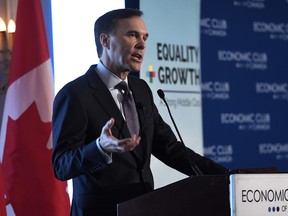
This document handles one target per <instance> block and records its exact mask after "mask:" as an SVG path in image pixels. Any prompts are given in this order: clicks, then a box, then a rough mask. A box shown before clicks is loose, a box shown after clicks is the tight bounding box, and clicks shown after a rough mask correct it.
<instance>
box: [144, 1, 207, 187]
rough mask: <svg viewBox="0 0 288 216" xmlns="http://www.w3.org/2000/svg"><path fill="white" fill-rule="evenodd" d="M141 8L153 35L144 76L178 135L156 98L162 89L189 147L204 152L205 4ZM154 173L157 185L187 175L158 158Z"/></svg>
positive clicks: (158, 3)
mask: <svg viewBox="0 0 288 216" xmlns="http://www.w3.org/2000/svg"><path fill="white" fill-rule="evenodd" d="M140 10H142V11H143V12H144V15H143V19H144V20H145V22H146V25H147V29H148V32H149V38H148V40H147V49H146V53H145V58H144V62H143V64H142V68H141V73H140V78H142V79H144V80H146V82H147V83H148V84H149V86H150V88H151V89H152V92H153V95H154V99H155V104H156V106H157V108H158V109H159V112H160V114H161V115H162V117H163V118H164V120H165V121H166V122H167V123H168V124H169V125H170V126H171V128H172V129H173V130H174V131H175V132H176V130H175V129H174V126H173V123H172V121H171V120H170V117H169V115H168V111H167V108H166V106H165V104H164V102H163V101H162V100H161V99H160V98H159V97H158V95H157V90H158V89H162V90H163V91H164V93H165V98H166V101H167V103H168V104H169V107H170V109H171V113H172V115H173V117H174V119H175V122H176V124H177V126H178V128H179V131H180V133H181V137H182V138H183V141H184V143H185V144H186V145H187V146H189V147H190V148H192V149H193V150H195V151H196V152H198V153H200V154H203V136H202V108H201V82H200V77H201V76H200V47H199V44H200V41H199V39H200V26H199V23H200V0H179V1H177V2H176V1H175V2H174V1H166V0H158V1H152V0H150V1H149V0H146V1H140ZM175 134H176V133H175ZM152 171H153V174H154V176H155V186H156V187H159V186H164V185H166V184H168V183H172V182H175V181H176V180H179V179H181V178H183V177H187V176H184V175H183V174H181V173H179V172H177V171H175V170H173V169H171V168H169V167H167V166H166V165H164V164H162V163H160V162H159V161H158V160H156V159H155V158H153V160H152Z"/></svg>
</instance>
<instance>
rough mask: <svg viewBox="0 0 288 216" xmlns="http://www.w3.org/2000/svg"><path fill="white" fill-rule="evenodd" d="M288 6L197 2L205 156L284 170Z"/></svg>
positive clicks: (236, 0) (253, 0)
mask: <svg viewBox="0 0 288 216" xmlns="http://www.w3.org/2000/svg"><path fill="white" fill-rule="evenodd" d="M287 12H288V1H287V0H279V1H274V0H232V1H231V0H221V1H209V0H202V1H201V37H200V38H201V70H202V86H201V87H202V102H203V104H202V108H203V134H204V154H205V155H206V156H208V157H210V158H212V159H213V160H214V161H216V162H219V163H220V164H222V165H224V166H226V167H228V168H230V169H235V168H252V167H253V168H254V167H272V166H274V167H277V168H278V170H280V171H288V163H287V161H288V133H287V128H286V124H287V122H288V113H287V110H288V73H287V72H288V58H287V50H288V16H287Z"/></svg>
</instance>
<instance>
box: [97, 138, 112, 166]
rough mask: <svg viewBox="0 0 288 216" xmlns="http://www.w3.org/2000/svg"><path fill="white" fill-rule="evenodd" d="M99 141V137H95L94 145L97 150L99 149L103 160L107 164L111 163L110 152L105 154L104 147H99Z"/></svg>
mask: <svg viewBox="0 0 288 216" xmlns="http://www.w3.org/2000/svg"><path fill="white" fill-rule="evenodd" d="M99 141H100V139H99V138H97V139H96V146H97V148H98V150H99V151H100V154H101V155H102V156H103V158H104V160H105V162H106V163H107V164H110V163H112V153H110V154H107V153H106V152H105V151H104V149H103V148H102V147H101V145H100V142H99Z"/></svg>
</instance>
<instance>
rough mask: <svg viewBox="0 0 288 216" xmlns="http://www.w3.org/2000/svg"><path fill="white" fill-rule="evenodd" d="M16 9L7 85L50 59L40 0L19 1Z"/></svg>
mask: <svg viewBox="0 0 288 216" xmlns="http://www.w3.org/2000/svg"><path fill="white" fill-rule="evenodd" d="M18 8H20V10H17V17H16V19H17V20H16V28H17V29H16V32H15V37H14V46H13V55H12V63H11V68H10V75H9V80H8V85H10V84H12V83H13V82H14V81H15V80H17V79H18V78H19V77H21V76H23V75H24V74H25V73H28V72H29V71H31V70H32V69H33V68H35V67H37V66H38V65H40V64H41V63H43V62H44V61H46V60H47V59H49V58H50V56H49V49H48V43H47V38H46V30H45V23H44V18H43V13H42V6H41V0H29V1H22V0H19V1H18ZM39 48H40V49H41V52H39ZM15 61H17V64H16V63H13V62H15Z"/></svg>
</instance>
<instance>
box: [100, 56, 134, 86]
mask: <svg viewBox="0 0 288 216" xmlns="http://www.w3.org/2000/svg"><path fill="white" fill-rule="evenodd" d="M96 72H97V73H98V75H99V76H100V78H101V79H102V81H103V82H104V84H105V85H106V86H107V88H108V89H114V86H116V85H117V84H118V83H119V82H121V81H122V80H121V79H120V78H119V77H117V76H116V75H115V74H113V73H112V72H111V71H109V70H108V69H107V68H106V67H105V66H104V65H103V63H102V62H101V61H99V63H98V64H97V65H96ZM124 81H125V82H126V83H127V84H128V79H127V77H126V79H125V80H124Z"/></svg>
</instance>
